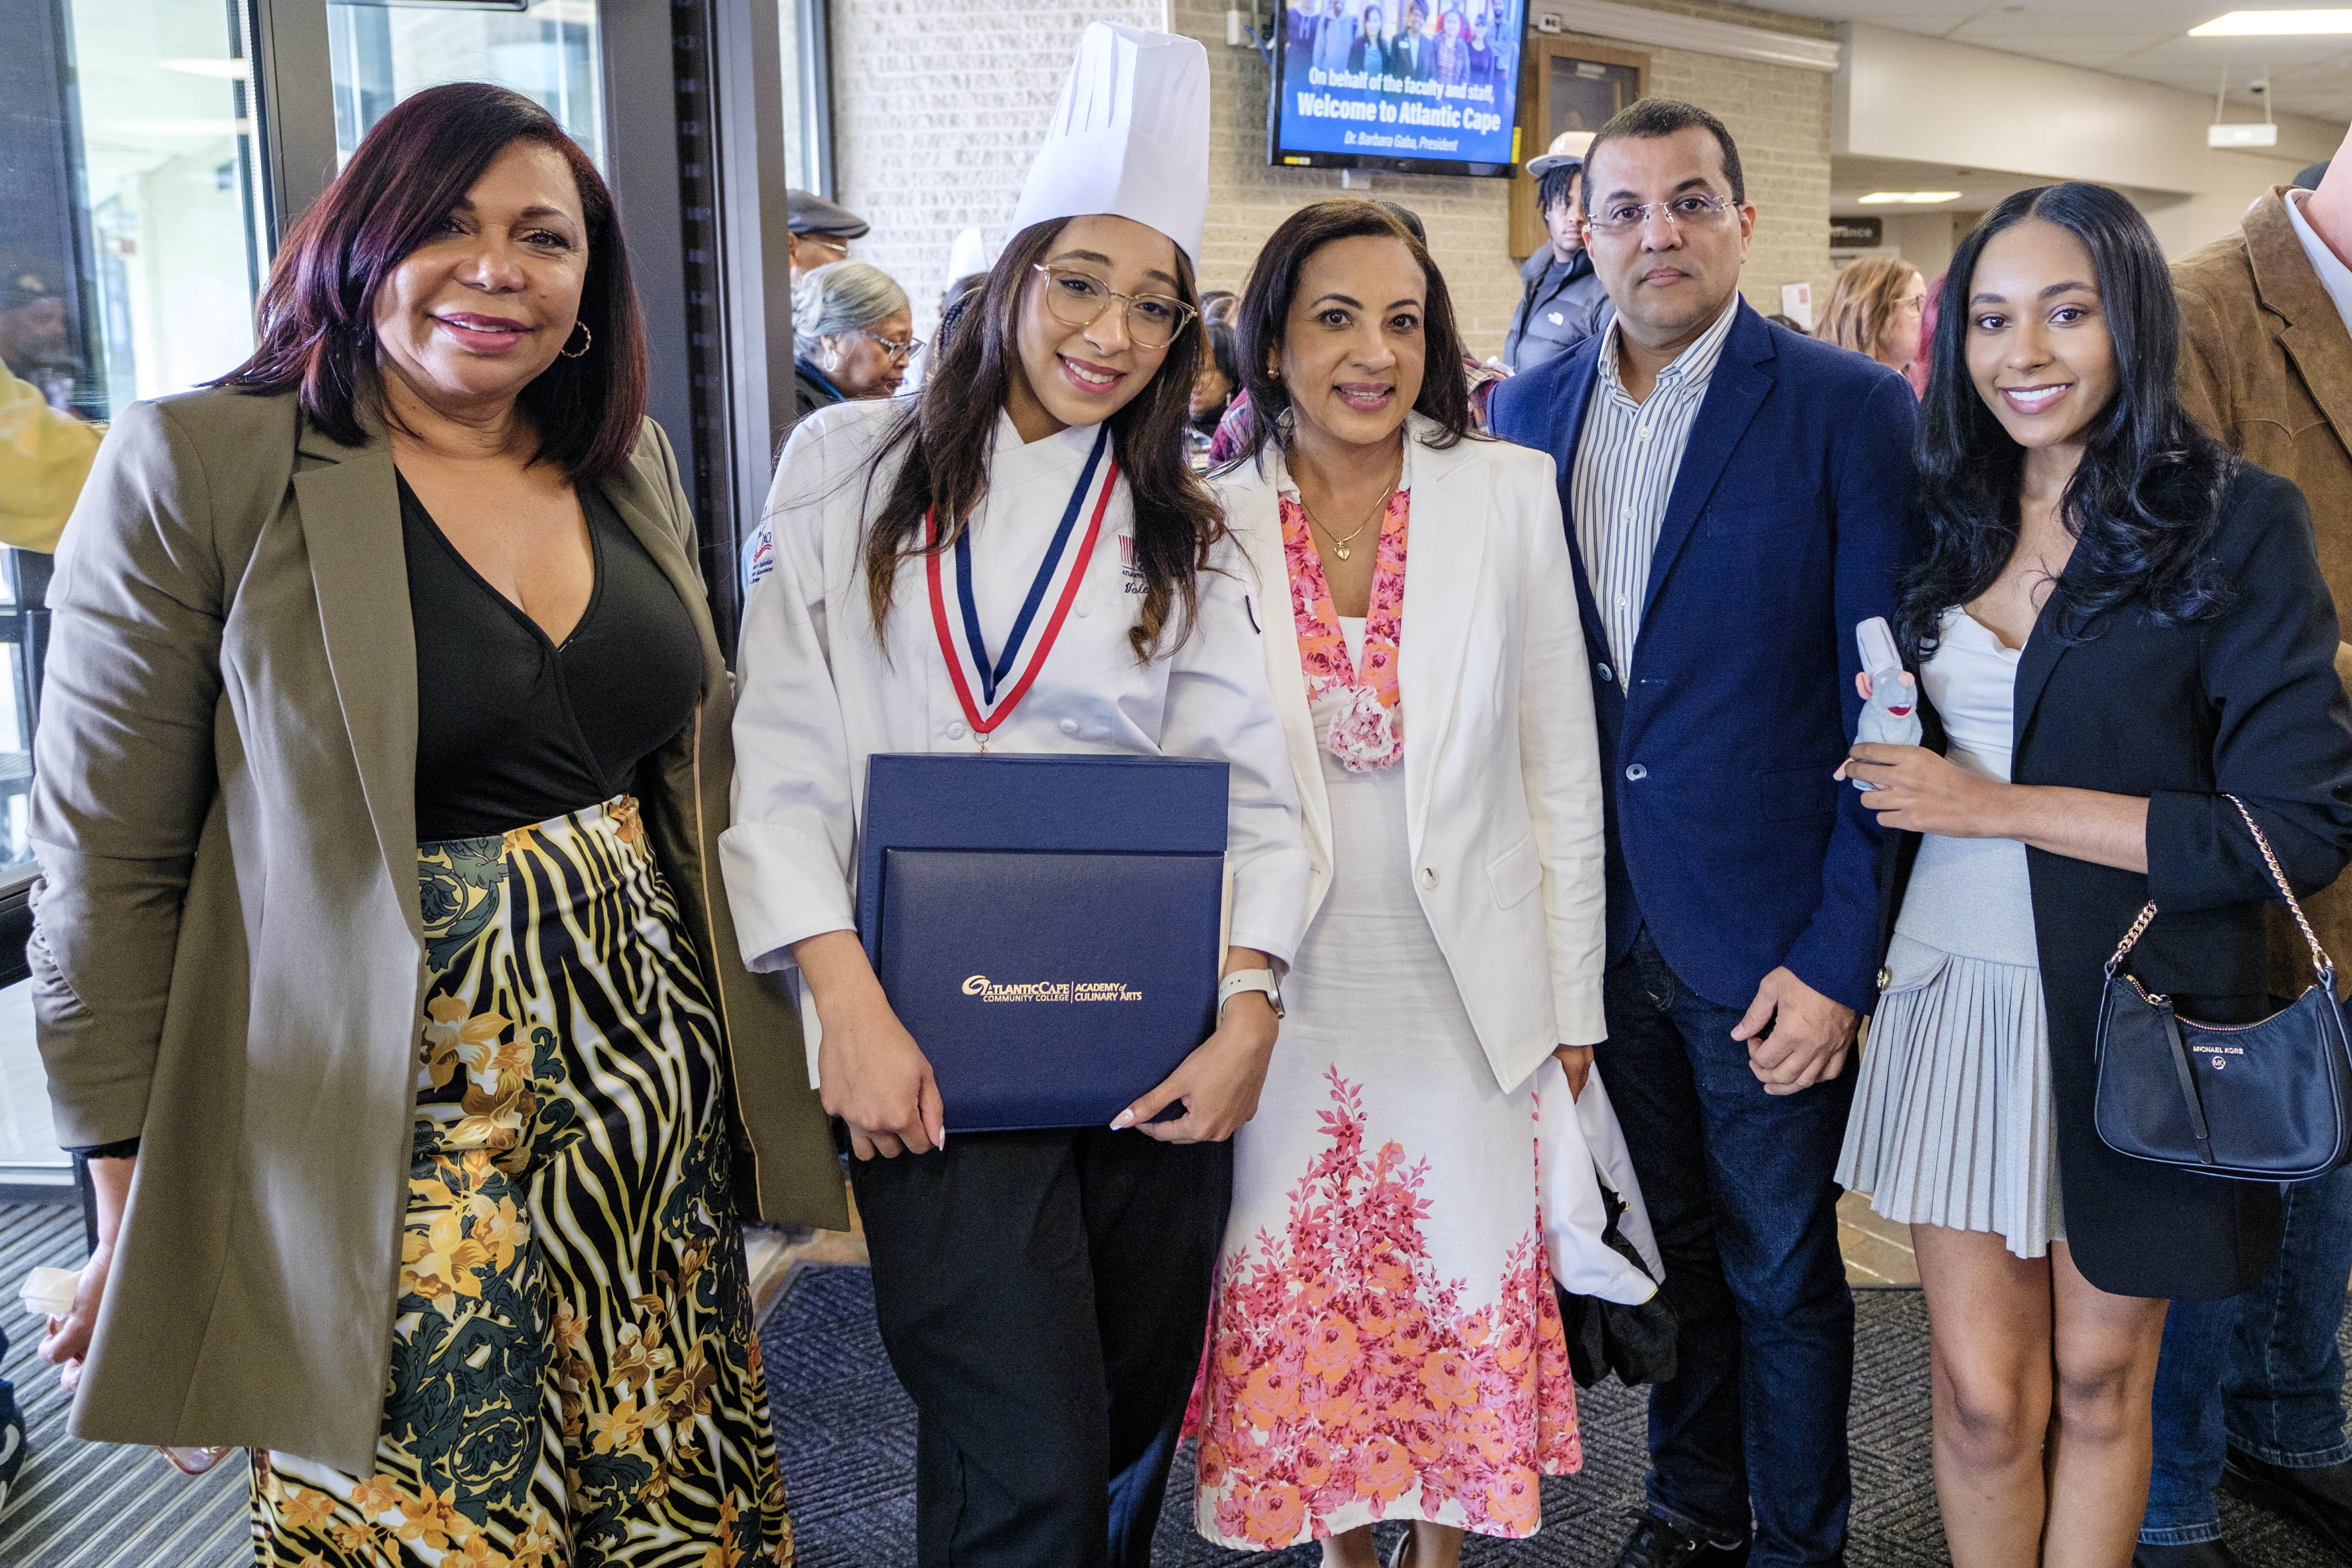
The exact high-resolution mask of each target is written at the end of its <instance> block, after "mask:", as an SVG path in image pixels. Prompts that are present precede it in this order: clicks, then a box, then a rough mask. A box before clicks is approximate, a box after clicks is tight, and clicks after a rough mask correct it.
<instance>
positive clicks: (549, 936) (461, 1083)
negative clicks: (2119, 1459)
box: [31, 84, 844, 1568]
mask: <svg viewBox="0 0 2352 1568" xmlns="http://www.w3.org/2000/svg"><path fill="white" fill-rule="evenodd" d="M260 342H261V346H260V348H259V349H258V350H257V352H256V353H255V356H254V358H253V359H252V360H251V361H249V362H248V363H247V364H246V365H245V366H244V367H242V368H241V369H239V370H238V371H237V372H236V373H235V374H232V375H230V376H229V377H228V378H226V382H225V383H224V384H222V385H221V386H218V387H215V388H212V389H209V390H206V391H202V392H197V393H193V394H190V395H186V396H183V397H175V398H169V399H164V400H163V401H161V402H157V403H148V404H140V405H135V406H134V407H133V408H131V410H130V412H129V413H128V414H127V415H126V416H124V418H123V419H122V420H121V422H120V423H119V424H118V425H117V426H116V427H115V429H114V431H113V433H112V435H111V436H110V438H109V440H108V442H107V444H106V446H105V447H104V448H103V450H102V451H101V453H100V458H99V462H98V466H97V469H96V472H95V473H94V474H93V476H92V478H91V480H90V483H89V489H87V491H86V492H85V494H84V497H83V500H82V501H81V504H80V506H79V509H78V510H77V513H76V521H75V522H74V524H73V527H72V529H71V531H70V532H69V533H68V542H67V545H66V547H65V550H64V552H62V553H61V555H60V556H59V558H58V571H57V576H56V580H55V582H54V584H52V587H51V590H50V600H49V602H50V605H51V606H52V609H53V611H54V614H55V620H54V626H55V637H54V641H53V644H52V647H51V655H50V663H49V676H48V686H47V699H46V701H45V704H44V712H43V716H42V717H43V723H42V726H41V729H40V732H39V736H38V739H37V747H38V752H37V755H38V761H39V785H38V789H37V795H36V798H35V801H34V806H33V810H34V826H33V837H34V840H35V842H36V847H37V850H38V853H39V856H40V860H41V866H42V870H43V874H44V876H45V878H46V886H45V887H44V888H43V889H42V891H41V893H40V896H39V899H38V901H37V906H36V920H37V928H36V934H35V938H34V942H33V943H32V952H31V957H32V962H33V965H34V969H35V973H36V1005H37V1012H38V1016H39V1020H40V1026H41V1047H42V1051H43V1054H44V1056H45V1058H47V1066H48V1071H49V1081H50V1095H51V1100H52V1103H53V1106H54V1110H55V1115H56V1121H57V1124H58V1129H59V1132H60V1137H61V1140H62V1141H63V1142H67V1143H68V1144H69V1145H76V1146H79V1147H81V1148H82V1149H84V1150H85V1151H86V1152H90V1153H91V1154H92V1155H93V1159H92V1162H91V1169H92V1173H93V1175H94V1177H95V1178H96V1181H97V1184H98V1186H99V1190H100V1246H99V1249H98V1253H97V1255H96V1256H95V1257H94V1258H92V1260H91V1262H90V1265H89V1268H88V1269H86V1270H85V1272H84V1275H83V1280H82V1285H81V1289H80V1293H79V1298H78V1299H77V1300H76V1302H75V1305H74V1308H73V1310H72V1312H71V1313H70V1314H68V1317H66V1318H65V1319H63V1320H61V1321H52V1323H51V1333H50V1336H49V1338H48V1339H47V1341H46V1342H44V1344H43V1346H42V1354H43V1355H44V1357H45V1358H47V1359H48V1360H50V1361H52V1362H56V1363H60V1364H62V1365H63V1366H65V1367H66V1369H67V1373H68V1379H69V1380H70V1379H72V1378H73V1377H75V1376H79V1384H80V1387H79V1398H78V1401H77V1407H76V1411H75V1430H76V1431H77V1432H79V1434H80V1435H81V1436H86V1437H94V1438H100V1439H106V1440H111V1441H124V1442H147V1443H158V1444H167V1445H182V1446H224V1447H226V1446H236V1447H250V1448H252V1449H253V1450H254V1455H255V1459H254V1477H255V1510H254V1513H255V1521H256V1531H257V1538H258V1542H259V1546H260V1557H261V1560H262V1561H263V1562H264V1563H276V1564H283V1565H285V1568H293V1565H295V1564H298V1563H338V1564H340V1563H362V1562H364V1563H371V1564H373V1563H385V1562H391V1561H397V1562H399V1563H404V1564H406V1563H417V1562H424V1561H435V1560H438V1561H445V1562H446V1561H463V1562H468V1563H471V1562H484V1563H497V1562H507V1561H509V1560H510V1561H512V1562H514V1563H526V1562H527V1563H537V1564H542V1565H544V1564H552V1563H563V1562H583V1561H595V1562H601V1563H614V1564H620V1563H651V1562H653V1561H655V1560H656V1559H657V1558H658V1559H659V1560H660V1561H662V1562H671V1561H676V1560H677V1550H678V1547H679V1544H680V1543H681V1542H694V1543H696V1544H697V1545H702V1544H705V1543H708V1545H709V1547H710V1548H711V1549H712V1550H713V1552H714V1553H715V1554H716V1555H717V1556H723V1557H724V1558H725V1559H726V1560H727V1561H730V1562H733V1561H739V1560H740V1561H751V1560H759V1561H769V1560H773V1561H775V1562H778V1563H785V1562H789V1561H790V1560H791V1527H790V1525H789V1523H788V1522H787V1521H786V1519H785V1516H784V1507H783V1496H782V1484H781V1482H780V1481H779V1479H778V1478H777V1474H776V1467H775V1457H774V1452H773V1447H772V1439H771V1437H770V1435H769V1429H768V1415H767V1399H766V1394H765V1388H764V1385H763V1383H762V1380H761V1369H760V1362H759V1354H758V1351H757V1347H756V1344H755V1342H754V1341H753V1339H752V1333H751V1301H750V1293H749V1286H748V1281H747V1279H746V1278H745V1269H744V1264H743V1251H742V1245H741V1237H740V1228H739V1216H740V1215H744V1214H750V1213H755V1212H764V1213H766V1214H767V1215H769V1216H770V1217H772V1218H797V1219H806V1220H815V1221H820V1222H823V1223H829V1224H835V1225H838V1224H841V1223H844V1215H843V1213H842V1197H841V1187H840V1183H839V1178H838V1174H837V1173H836V1172H835V1169H834V1163H833V1160H832V1158H831V1153H830V1145H829V1140H828V1138H827V1137H826V1134H825V1128H824V1120H823V1116H822V1113H821V1111H820V1110H819V1109H818V1107H817V1105H816V1102H815V1100H814V1097H813V1096H811V1095H810V1094H808V1093H807V1092H806V1091H805V1090H804V1089H802V1088H801V1087H800V1085H801V1083H802V1079H801V1078H800V1076H799V1073H800V1069H799V1064H800V1062H801V1061H802V1059H803V1053H802V1047H801V1043H800V1039H799V1035H798V1029H797V1025H796V1023H795V1021H794V1020H793V1017H792V1016H791V1013H790V1011H789V1009H788V1008H786V1007H784V1006H783V1005H781V998H779V997H777V996H774V995H772V994H768V993H766V992H764V991H761V990H758V989H754V988H753V986H752V984H750V983H749V977H748V976H747V975H746V973H745V972H744V970H743V968H742V965H741V962H740V958H739V957H738V955H737V952H736V947H735V939H734V932H733V927H732V923H731V921H730V918H729V913H728V906H727V900H726V898H725V896H724V893H723V891H722V890H721V889H719V888H717V887H715V886H713V885H712V883H713V879H714V878H715V875H716V868H715V865H714V864H713V860H714V858H715V855H716V843H717V836H718V833H719V829H720V828H721V827H723V826H725V824H726V820H727V790H728V780H729V774H730V768H731V754H730V748H729V723H730V708H731V702H730V689H729V682H728V677H727V671H726V668H725V666H724V664H723V662H722V661H721V658H720V654H719V647H718V645H717V642H716V640H715V639H714V637H713V635H712V631H711V625H710V620H709V614H708V612H707V610H706V608H705V606H704V603H703V597H702V584H701V581H700V578H699V575H698V572H697V569H696V565H695V559H696V556H695V542H694V528H693V522H692V519H691V516H690V514H689V513H688V507H687V502H686V500H685V498H684V496H683V495H682V494H681V493H680V490H679V487H678V482H677V469H676V465H675V461H674V459H673V458H672V456H671V453H670V449H669V445H668V442H667V440H666V439H665V438H664V437H663V435H662V433H661V431H660V429H659V428H658V427H656V426H655V425H654V424H653V423H652V422H651V421H649V420H647V419H646V418H645V416H644V406H645V391H644V388H645V344H644V334H643V331H642V328H641V325H640V322H639V320H638V317H637V313H636V306H635V296H634V294H633V292H632V290H631V286H630V282H629V274H628V264H627V258H626V256H625V252H624V250H623V247H622V244H621V237H620V232H619V228H618V226H617V224H616V221H615V218H614V209H613V204H612V199H611V196H610V195H609V194H608V193H607V191H606V190H605V188H604V184H603V182H602V181H601V180H600V179H599V178H598V176H597V174H596V172H595V170H594V168H593V165H592V164H590V163H589V162H588V161H587V159H586V158H585V157H584V156H583V154H582V153H581V152H580V150H579V149H578V148H577V147H576V146H574V145H573V144H572V142H570V141H569V140H568V139H566V138H565V136H564V135H563V133H562V131H561V130H560V129H559V128H558V127H557V125H556V123H555V121H553V120H552V119H551V118H550V117H549V116H548V115H547V114H546V113H545V112H544V111H543V110H541V109H540V108H539V107H538V106H537V105H536V104H533V103H531V102H530V100H526V99H523V98H521V97H520V96H518V95H516V94H513V93H510V92H508V91H505V90H504V89H498V88H492V87H488V86H485V85H481V84H460V85H456V86H450V87H442V88H436V89H430V90H428V91H426V92H424V93H420V94H418V95H417V96H416V97H415V98H412V99H410V100H408V101H407V102H405V103H404V104H402V105H401V106H400V107H399V108H397V109H395V110H393V111H392V113H391V114H389V115H387V116H386V117H385V118H384V120H383V121H382V122H381V123H380V124H379V125H378V126H377V127H376V128H375V130H374V131H373V132H371V133H370V135H369V137H368V139H367V140H366V141H365V142H363V143H362V145H361V147H360V149H359V152H358V153H356V154H355V155H354V156H353V158H352V162H351V164H350V166H349V167H348V168H347V169H346V170H345V171H344V172H343V174H341V177H340V178H339V179H338V180H337V181H336V183H335V184H334V185H332V186H331V187H330V189H329V190H328V192H327V193H326V195H324V196H323V197H322V198H321V199H320V202H319V204H318V205H316V206H315V207H314V208H312V209H311V211H310V213H309V214H308V215H306V216H305V217H304V218H303V219H302V221H301V222H300V223H299V225H297V226H296V228H295V230H294V232H293V233H292V234H291V235H290V236H289V237H288V240H287V243H286V246H285V247H284V249H283V251H282V252H281V254H280V255H279V257H278V264H277V267H276V268H275V269H274V271H273V274H272V277H271V280H270V285H269V288H268V291H267V293H266V294H265V296H264V299H263V303H262V309H261V333H260ZM420 1552H425V1553H430V1554H432V1555H430V1556H420V1555H419V1553H420ZM697 1560H699V1559H697Z"/></svg>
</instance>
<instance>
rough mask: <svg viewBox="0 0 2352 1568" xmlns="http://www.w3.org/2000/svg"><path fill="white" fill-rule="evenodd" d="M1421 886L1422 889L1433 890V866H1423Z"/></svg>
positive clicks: (1435, 879)
mask: <svg viewBox="0 0 2352 1568" xmlns="http://www.w3.org/2000/svg"><path fill="white" fill-rule="evenodd" d="M1421 885H1422V886H1423V887H1424V888H1434V887H1435V886H1437V868H1436V867H1434V866H1423V868H1421Z"/></svg>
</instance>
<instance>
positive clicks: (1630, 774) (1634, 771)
mask: <svg viewBox="0 0 2352 1568" xmlns="http://www.w3.org/2000/svg"><path fill="white" fill-rule="evenodd" d="M1625 776H1626V777H1627V778H1629V779H1631V780H1633V782H1634V783H1635V784H1640V783H1641V782H1642V781H1643V779H1645V778H1648V777H1649V776H1650V770H1649V769H1647V768H1645V767H1643V765H1642V764H1641V763H1634V764H1633V766H1631V767H1629V768H1627V769H1626V770H1625Z"/></svg>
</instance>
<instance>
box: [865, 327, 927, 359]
mask: <svg viewBox="0 0 2352 1568" xmlns="http://www.w3.org/2000/svg"><path fill="white" fill-rule="evenodd" d="M857 330H858V331H860V332H862V333H864V334H865V335H866V336H867V337H869V338H872V339H873V340H874V341H875V342H876V343H877V344H879V345H880V346H881V349H882V352H883V353H886V354H887V355H888V356H889V358H890V363H892V364H905V363H907V362H908V360H911V359H913V358H914V357H915V356H916V355H917V354H919V353H922V352H923V340H922V339H920V338H908V340H907V341H906V342H902V343H894V342H891V341H890V340H889V339H888V338H886V337H884V336H883V335H882V334H881V333H879V332H877V331H872V330H871V329H869V328H866V327H860V328H858V329H857Z"/></svg>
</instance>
